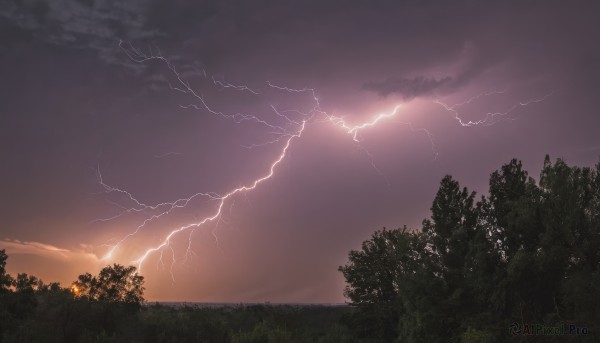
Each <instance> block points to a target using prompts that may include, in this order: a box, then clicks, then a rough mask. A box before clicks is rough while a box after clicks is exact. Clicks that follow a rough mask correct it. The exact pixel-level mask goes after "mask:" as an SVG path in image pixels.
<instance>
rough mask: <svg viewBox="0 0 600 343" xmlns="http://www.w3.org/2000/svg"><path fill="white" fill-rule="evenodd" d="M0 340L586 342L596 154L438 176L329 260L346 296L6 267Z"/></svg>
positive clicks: (597, 227) (594, 316) (599, 309)
mask: <svg viewBox="0 0 600 343" xmlns="http://www.w3.org/2000/svg"><path fill="white" fill-rule="evenodd" d="M7 258H8V256H7V255H6V253H5V251H4V250H0V342H465V343H466V342H471V343H473V342H497V343H501V342H521V341H526V342H564V341H577V342H598V341H600V336H599V332H598V330H600V324H599V323H600V163H599V164H598V165H596V167H595V168H579V167H570V166H568V165H567V164H566V163H565V162H564V161H562V160H560V159H559V160H557V161H556V162H554V163H552V162H551V161H550V159H549V157H546V159H545V161H544V166H543V169H542V172H541V175H540V179H539V181H538V182H536V181H535V180H534V179H533V178H531V177H529V176H528V173H527V172H526V171H525V170H523V168H522V165H521V162H519V161H517V160H512V161H510V162H509V163H508V164H506V165H504V166H502V167H501V169H500V170H498V171H496V172H494V173H492V174H491V176H490V181H489V191H488V195H485V196H480V197H477V196H476V194H475V193H474V192H470V191H469V190H467V188H461V186H460V184H459V183H458V182H457V181H455V180H454V179H452V177H450V176H446V177H444V178H443V179H442V181H441V184H440V187H439V190H438V192H437V194H436V196H435V199H434V200H433V204H432V207H431V218H429V219H426V220H424V221H423V227H422V228H421V229H419V230H410V229H408V228H406V227H403V228H400V229H395V230H387V229H385V228H384V229H383V230H380V231H376V232H375V233H373V235H372V236H371V238H370V239H369V240H367V241H365V242H363V244H362V247H361V249H359V250H356V251H350V254H349V259H348V262H347V264H346V265H344V266H341V267H340V268H339V270H340V271H341V272H342V274H343V275H344V277H345V279H346V284H347V286H346V289H345V292H344V295H345V296H346V298H347V299H348V301H349V305H350V306H291V305H289V306H288V305H239V306H229V307H220V308H202V307H198V306H166V305H160V304H149V303H146V302H145V300H144V297H143V292H144V279H143V277H142V276H140V275H138V274H136V272H135V268H134V267H124V266H120V265H118V264H115V265H113V266H107V267H105V268H104V269H102V270H101V271H100V272H99V274H98V275H91V274H88V273H86V274H83V275H80V276H79V278H78V279H77V280H76V281H74V282H73V283H72V285H70V287H68V288H63V287H61V285H59V284H57V283H50V284H46V283H44V282H42V281H41V280H39V279H37V278H36V277H34V276H31V275H27V274H18V275H16V276H15V277H12V276H11V275H9V274H8V273H7V272H6V269H5V267H6V263H7Z"/></svg>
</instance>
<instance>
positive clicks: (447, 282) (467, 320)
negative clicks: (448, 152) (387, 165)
mask: <svg viewBox="0 0 600 343" xmlns="http://www.w3.org/2000/svg"><path fill="white" fill-rule="evenodd" d="M431 212H432V215H431V219H428V220H425V221H424V222H423V230H421V231H413V232H409V231H407V230H406V228H404V229H399V230H391V231H390V230H385V229H384V230H383V231H377V232H375V233H374V234H373V236H372V237H371V239H370V240H368V241H366V242H364V243H363V246H362V249H361V250H360V251H351V252H350V255H349V263H348V264H347V265H345V266H343V267H340V271H342V273H343V274H344V277H345V278H346V281H347V284H348V285H347V287H346V296H347V297H348V298H349V299H350V300H351V302H352V304H353V305H354V306H355V307H356V311H355V312H354V314H353V316H352V318H350V319H349V321H350V323H351V324H352V325H351V326H350V327H351V328H352V330H353V332H354V333H355V334H357V335H359V336H361V337H371V338H378V339H379V340H380V341H386V342H387V341H393V340H398V341H400V342H424V341H429V342H512V341H515V340H519V339H521V338H523V337H512V336H510V335H509V332H508V328H509V326H510V325H511V324H512V323H529V324H541V325H546V326H559V325H562V324H567V325H568V324H571V323H572V324H576V325H578V326H585V327H587V328H588V329H589V330H590V332H591V333H590V334H589V335H587V336H576V337H565V336H541V337H540V336H537V337H536V336H531V337H529V338H528V339H527V341H532V342H536V341H540V342H541V341H544V342H546V341H547V342H553V341H556V342H559V341H564V340H565V339H573V340H577V341H590V342H592V341H598V339H599V336H598V335H599V334H600V326H599V325H598V323H600V164H598V165H597V166H596V168H595V169H590V168H578V167H569V166H567V165H566V163H564V162H563V161H562V160H560V159H559V160H557V161H556V162H555V163H554V164H552V163H551V162H550V159H549V158H548V157H546V159H545V161H544V168H543V170H542V173H541V177H540V181H539V184H536V182H535V181H534V180H533V179H532V178H531V177H529V176H528V174H527V172H526V171H524V170H523V168H522V165H521V162H520V161H517V160H512V161H511V162H509V163H508V164H506V165H504V166H502V168H501V169H500V170H499V171H496V172H494V173H492V175H491V176H490V188H489V195H488V196H487V197H486V196H482V197H481V199H480V200H479V201H477V202H475V194H474V193H470V192H469V191H468V190H467V189H466V188H462V189H461V188H460V186H459V184H458V182H456V181H454V180H453V179H452V178H451V177H450V176H446V177H445V178H444V179H443V180H442V182H441V184H440V188H439V190H438V193H437V195H436V197H435V199H434V201H433V206H432V208H431Z"/></svg>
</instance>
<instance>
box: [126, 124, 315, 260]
mask: <svg viewBox="0 0 600 343" xmlns="http://www.w3.org/2000/svg"><path fill="white" fill-rule="evenodd" d="M305 127H306V121H302V126H301V127H300V129H299V130H298V132H297V133H295V134H293V135H292V136H291V137H290V138H288V139H287V141H286V142H285V145H284V146H283V149H282V151H281V154H280V155H279V156H278V157H277V159H276V160H275V161H274V162H273V163H272V164H271V166H270V168H269V172H268V173H267V174H266V175H264V176H262V177H260V178H258V179H256V180H254V182H252V183H251V184H250V185H247V186H241V187H238V188H235V189H233V190H232V191H230V192H229V193H227V194H225V195H223V196H222V197H220V198H219V199H218V201H219V203H218V205H217V209H216V210H215V212H214V213H213V214H212V215H211V216H208V217H205V218H204V219H202V220H200V221H197V222H194V223H190V224H187V225H184V226H180V227H178V228H176V229H173V230H172V231H171V232H170V233H169V234H168V235H167V236H166V237H165V238H164V239H163V241H162V243H161V244H159V245H157V246H155V247H152V248H150V249H148V250H146V252H145V253H144V254H143V255H142V256H140V257H139V258H138V259H136V260H134V261H133V262H134V263H135V264H137V266H138V271H139V272H141V270H142V264H143V263H144V261H145V260H146V258H147V257H148V256H149V255H150V254H152V253H154V252H157V251H159V250H162V248H164V247H168V246H169V245H170V242H171V239H172V238H173V237H174V236H175V235H177V234H179V233H180V232H183V231H186V230H190V229H192V228H198V227H200V226H202V225H204V224H206V223H208V222H212V221H214V220H217V219H219V218H220V217H221V212H222V210H223V206H224V205H225V202H226V201H227V200H228V199H230V198H231V197H233V196H234V195H236V194H238V193H242V192H247V191H251V190H253V189H255V188H256V187H258V185H260V184H261V183H263V182H265V181H267V180H268V179H270V178H271V177H273V175H274V174H275V168H276V167H277V165H279V164H280V163H281V161H283V159H284V158H285V155H286V153H287V151H288V149H289V147H290V144H291V142H292V140H293V139H294V138H300V136H301V135H302V132H304V128H305Z"/></svg>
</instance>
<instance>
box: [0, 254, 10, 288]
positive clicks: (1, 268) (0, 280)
mask: <svg viewBox="0 0 600 343" xmlns="http://www.w3.org/2000/svg"><path fill="white" fill-rule="evenodd" d="M7 259H8V255H6V250H4V249H2V250H0V294H2V293H7V292H9V291H10V286H11V285H12V277H11V276H10V275H9V274H7V273H6V260H7Z"/></svg>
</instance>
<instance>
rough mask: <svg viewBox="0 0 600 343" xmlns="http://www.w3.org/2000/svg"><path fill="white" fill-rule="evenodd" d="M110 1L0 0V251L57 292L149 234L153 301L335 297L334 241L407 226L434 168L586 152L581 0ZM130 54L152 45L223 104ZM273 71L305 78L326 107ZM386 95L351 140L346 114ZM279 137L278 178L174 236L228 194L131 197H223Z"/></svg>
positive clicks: (592, 47) (128, 255)
mask: <svg viewBox="0 0 600 343" xmlns="http://www.w3.org/2000/svg"><path fill="white" fill-rule="evenodd" d="M113 3H114V2H110V1H106V0H105V1H98V0H95V1H94V0H80V1H66V0H61V1H43V0H40V1H24V2H17V1H15V2H7V3H6V4H5V5H2V6H1V8H0V37H1V39H0V44H1V49H0V62H1V63H0V77H1V80H2V82H0V106H1V107H0V113H1V114H0V143H1V144H0V154H1V156H2V161H3V162H2V164H1V167H0V189H2V195H1V196H0V211H1V215H0V249H1V248H5V249H7V252H8V253H9V261H8V269H9V272H11V273H16V272H27V273H31V274H34V275H37V276H39V277H41V278H43V279H44V280H45V281H61V282H62V283H63V284H65V285H68V284H69V283H70V282H71V281H73V280H74V279H75V278H76V277H77V275H79V274H82V273H84V272H92V273H96V272H97V271H98V270H99V269H100V268H101V267H102V266H103V265H106V264H108V263H113V262H117V263H122V264H130V263H133V262H132V261H133V260H136V259H138V258H140V257H141V256H143V254H144V252H145V251H147V249H151V248H152V247H157V246H160V245H161V244H162V245H164V247H163V248H162V249H160V250H158V251H156V252H154V253H152V254H149V255H148V257H147V258H146V259H145V260H144V261H143V263H142V265H141V266H142V274H143V275H144V276H145V277H146V281H147V282H146V287H147V291H146V295H147V298H148V299H149V300H173V301H207V302H210V301H214V302H241V301H244V302H253V301H271V302H343V301H344V298H343V295H342V290H343V282H344V280H343V278H342V276H341V274H340V273H339V272H338V271H337V267H338V266H339V265H341V264H344V263H345V261H346V257H347V254H348V251H349V250H350V249H357V248H359V247H360V243H361V242H362V241H363V240H365V239H367V238H368V237H369V236H370V235H371V233H372V232H373V231H374V230H377V229H380V228H382V227H384V226H385V227H388V228H395V227H399V226H402V225H405V224H406V225H407V226H409V227H412V228H416V229H418V228H420V223H421V221H422V220H423V219H424V218H426V217H428V216H429V208H430V205H431V201H432V200H433V197H434V195H435V192H436V190H437V187H438V184H439V181H440V180H441V178H442V177H443V176H444V175H446V174H451V175H453V176H454V177H455V178H456V179H457V180H459V182H460V183H461V184H462V185H464V186H467V187H469V189H472V190H475V191H477V192H478V193H479V194H485V193H486V192H487V181H488V177H489V174H490V173H492V172H493V171H494V170H496V169H498V168H499V167H500V166H501V165H502V164H503V163H506V162H508V161H509V160H510V159H511V158H518V159H521V160H522V161H523V163H524V165H525V167H526V169H528V170H529V172H530V174H531V175H532V176H534V177H535V178H537V176H538V174H539V171H540V168H541V165H542V162H543V158H544V155H545V154H550V156H551V157H552V158H557V157H560V158H564V159H566V161H567V162H568V163H569V164H575V165H580V166H591V165H593V164H595V163H596V162H598V158H599V156H600V138H599V137H600V135H599V132H600V115H599V114H598V112H597V109H596V108H597V106H598V101H597V97H598V94H599V91H600V86H599V85H600V68H599V67H598V63H599V62H600V45H598V43H597V42H600V24H598V21H597V14H598V13H600V11H599V10H600V5H598V4H596V3H595V2H592V1H587V2H586V1H578V2H559V1H529V2H522V1H508V2H507V1H504V2H495V4H490V3H489V2H488V3H486V5H483V4H482V3H480V2H476V1H462V2H453V3H452V4H450V3H449V2H445V1H438V2H434V1H374V2H368V4H367V3H366V2H362V4H361V3H358V2H357V3H356V4H354V3H353V2H351V1H330V2H324V1H303V2H299V1H252V2H249V1H237V2H227V4H226V3H225V2H220V1H170V2H166V1H158V0H136V1H127V2H126V3H123V4H119V5H115V4H113ZM236 3H237V4H236ZM121 40H122V41H123V42H124V44H122V45H121V47H120V46H119V42H120V41H121ZM129 44H131V45H129ZM131 47H133V48H136V49H139V52H140V53H141V54H145V55H146V56H155V57H157V56H159V54H160V56H162V57H164V58H165V59H166V60H168V61H169V63H171V65H172V66H174V67H175V68H176V70H177V73H179V75H180V77H181V78H182V80H184V82H186V83H188V84H189V86H190V87H191V89H193V90H194V91H195V92H196V94H197V95H199V96H201V97H202V98H203V99H204V100H205V101H206V104H207V105H208V106H209V107H210V108H211V109H212V110H214V111H216V112H220V113H222V114H224V115H225V116H222V115H219V114H215V113H211V112H209V111H208V110H207V109H206V108H205V107H203V105H202V103H201V101H200V99H198V98H196V97H194V96H193V95H192V94H189V93H188V94H186V93H183V92H180V91H178V90H176V89H172V88H179V89H181V87H183V85H182V84H180V83H178V80H177V78H176V76H177V75H176V74H175V73H174V72H173V71H172V70H170V69H169V66H168V65H167V63H165V62H164V61H163V60H159V59H150V60H149V61H145V62H136V60H135V59H136V58H139V57H140V55H135V51H133V50H132V49H131ZM128 54H129V55H128ZM132 57H133V59H132ZM269 82H270V84H271V85H276V86H280V87H288V88H290V89H297V90H301V89H305V88H306V89H308V88H310V89H314V91H315V94H316V96H317V98H318V103H316V102H315V100H314V99H313V94H312V91H304V92H293V91H287V90H282V89H278V88H276V87H273V86H270V85H269ZM223 85H238V86H240V85H245V86H247V87H248V88H249V89H239V88H238V89H236V88H233V87H223ZM250 90H251V91H250ZM255 93H258V94H255ZM455 104H459V105H458V106H453V105H455ZM189 105H194V106H195V107H197V108H198V109H195V108H193V107H189ZM317 105H319V107H318V108H315V106H317ZM444 105H445V106H444ZM396 106H399V107H398V110H397V113H395V115H393V116H390V117H389V118H383V119H381V120H380V121H378V122H377V123H376V124H375V125H373V126H372V127H369V128H364V129H363V130H360V132H359V133H358V134H357V140H359V142H355V141H354V140H353V132H350V133H348V132H347V131H348V129H344V128H343V127H341V124H340V123H341V122H340V120H341V119H340V118H343V120H344V122H345V123H346V125H347V126H349V127H351V126H353V125H360V124H363V123H366V122H369V121H371V120H373V119H374V118H376V116H377V115H379V114H382V113H387V114H390V113H392V112H393V110H394V108H395V107H396ZM273 108H275V109H277V110H278V111H279V113H280V114H282V115H285V116H287V117H288V119H289V120H291V121H289V120H287V119H285V118H284V117H282V116H279V115H277V113H275V111H274V110H273ZM300 112H302V113H304V114H306V116H305V115H303V114H301V113H300ZM235 114H238V115H237V116H236V117H234V118H229V117H227V116H226V115H235ZM239 114H242V115H245V116H254V117H253V118H259V119H260V120H264V121H265V122H267V123H268V124H269V125H270V126H267V125H264V124H261V123H259V122H257V121H256V120H242V117H241V115H239ZM246 118H247V117H246ZM302 120H306V121H307V122H306V124H305V127H304V130H303V131H302V133H301V136H300V137H296V138H293V135H298V134H299V133H300V128H301V123H300V121H302ZM469 121H471V122H478V121H482V122H480V124H478V125H461V123H462V124H465V123H468V122H469ZM336 124H337V125H336ZM275 126H277V127H275ZM290 139H291V140H290ZM273 140H275V141H274V142H273V143H270V144H266V145H261V144H262V143H266V142H269V141H273ZM288 140H289V143H290V145H289V148H288V149H287V151H286V154H285V156H284V158H283V159H282V160H281V162H280V163H279V164H277V165H276V167H275V169H274V174H273V176H272V177H270V178H269V179H268V180H265V181H264V182H261V183H260V184H258V185H257V187H256V188H255V189H253V190H251V191H242V192H238V193H236V194H233V195H232V196H230V197H228V198H227V199H225V200H224V201H223V206H222V208H221V212H220V214H221V215H220V216H218V218H216V219H215V220H213V221H209V222H207V223H206V224H205V225H201V226H199V227H194V230H193V231H192V230H191V229H186V230H182V231H181V232H180V233H179V234H176V235H174V236H173V237H172V238H171V240H170V241H169V244H168V245H166V241H165V238H166V237H167V235H168V234H169V232H171V231H172V230H176V229H178V228H182V227H185V226H186V225H189V224H192V223H197V222H200V221H201V220H202V219H203V218H205V217H210V216H213V215H214V214H215V211H218V206H219V204H220V202H221V200H219V199H213V200H210V199H209V198H207V197H202V196H198V197H195V198H193V199H192V200H191V201H189V202H188V203H187V205H186V206H185V207H177V208H174V209H173V210H171V211H170V212H169V213H167V214H164V215H160V216H159V214H160V213H162V212H164V211H165V210H166V209H168V208H169V205H162V206H159V207H158V208H157V209H156V210H152V209H151V208H148V207H146V208H145V209H143V206H141V205H140V204H136V203H135V202H134V201H133V200H132V199H130V197H129V195H128V194H131V196H132V197H135V199H136V200H137V201H139V202H140V203H143V204H145V205H148V206H152V205H157V204H161V203H162V204H164V203H167V202H174V201H176V200H177V199H184V198H188V197H190V196H192V195H194V194H197V193H199V192H201V193H211V192H212V193H211V194H213V196H216V195H219V196H221V197H222V196H225V195H226V194H228V193H229V192H231V191H232V190H234V189H236V188H238V187H241V186H244V185H252V183H253V182H254V181H255V180H257V179H259V178H261V177H263V176H265V175H267V174H268V173H269V168H270V166H271V164H272V163H273V162H274V161H276V160H277V159H278V157H279V156H280V154H281V153H282V151H283V149H284V147H285V146H286V143H287V142H288ZM253 144H258V145H259V146H256V147H253V148H248V146H252V145H253ZM98 169H99V171H100V173H101V175H102V181H103V182H104V183H105V184H106V187H103V186H102V184H101V183H100V180H99V178H98ZM109 187H113V188H109ZM117 189H119V190H122V191H127V192H129V193H128V194H126V193H124V192H119V191H118V190H117ZM181 204H182V202H179V203H177V205H181ZM128 209H129V212H124V211H126V210H128ZM142 209H143V210H142ZM152 215H154V216H155V217H152ZM110 218H113V219H110ZM98 219H101V220H98ZM104 219H106V220H104ZM108 219H110V220H108ZM145 220H147V222H146V225H144V226H143V227H141V228H140V229H138V230H137V233H136V234H135V235H132V236H130V237H128V238H127V239H126V240H125V241H123V242H122V243H119V244H118V245H117V246H116V248H115V249H114V252H113V254H112V256H110V258H106V259H103V257H105V255H106V254H107V252H109V251H110V250H111V248H112V247H115V244H116V243H117V242H118V240H121V239H123V238H124V237H126V236H127V235H128V234H130V233H133V232H135V231H136V228H138V226H140V225H141V224H143V223H144V221H145ZM190 234H191V235H190ZM188 248H189V249H188Z"/></svg>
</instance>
